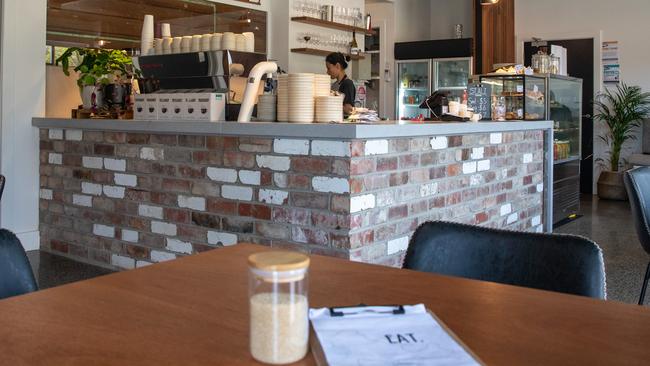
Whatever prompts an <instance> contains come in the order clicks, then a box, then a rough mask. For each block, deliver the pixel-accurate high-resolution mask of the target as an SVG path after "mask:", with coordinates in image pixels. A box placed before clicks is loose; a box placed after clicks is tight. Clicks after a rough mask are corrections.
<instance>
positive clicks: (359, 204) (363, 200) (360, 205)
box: [350, 194, 377, 213]
mask: <svg viewBox="0 0 650 366" xmlns="http://www.w3.org/2000/svg"><path fill="white" fill-rule="evenodd" d="M376 204H377V201H376V197H375V195H374V194H366V195H363V196H356V197H352V198H350V213H355V212H360V211H364V210H370V209H373V208H375V205H376Z"/></svg>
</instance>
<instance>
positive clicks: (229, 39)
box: [221, 32, 237, 50]
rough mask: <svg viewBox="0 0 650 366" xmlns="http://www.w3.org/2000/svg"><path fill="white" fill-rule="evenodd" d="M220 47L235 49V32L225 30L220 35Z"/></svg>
mask: <svg viewBox="0 0 650 366" xmlns="http://www.w3.org/2000/svg"><path fill="white" fill-rule="evenodd" d="M221 49H222V50H235V49H237V41H236V39H235V33H233V32H226V33H224V34H223V37H221Z"/></svg>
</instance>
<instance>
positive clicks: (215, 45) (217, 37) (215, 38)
mask: <svg viewBox="0 0 650 366" xmlns="http://www.w3.org/2000/svg"><path fill="white" fill-rule="evenodd" d="M221 38H223V34H222V33H212V39H211V40H210V49H211V50H212V51H219V50H220V49H221Z"/></svg>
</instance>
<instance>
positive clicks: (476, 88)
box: [467, 84, 492, 120]
mask: <svg viewBox="0 0 650 366" xmlns="http://www.w3.org/2000/svg"><path fill="white" fill-rule="evenodd" d="M467 107H469V108H472V109H473V110H474V113H478V114H480V115H481V119H482V120H489V119H491V118H492V88H491V87H490V86H489V85H487V84H470V85H469V86H468V87H467Z"/></svg>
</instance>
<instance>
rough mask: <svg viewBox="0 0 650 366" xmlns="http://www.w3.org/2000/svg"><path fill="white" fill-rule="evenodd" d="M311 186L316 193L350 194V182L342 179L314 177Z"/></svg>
mask: <svg viewBox="0 0 650 366" xmlns="http://www.w3.org/2000/svg"><path fill="white" fill-rule="evenodd" d="M311 185H312V187H313V188H314V191H316V192H328V193H329V192H331V193H350V182H349V181H348V180H347V179H344V178H331V177H314V178H312V180H311Z"/></svg>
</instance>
